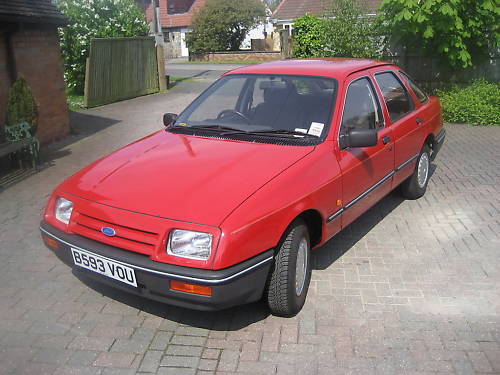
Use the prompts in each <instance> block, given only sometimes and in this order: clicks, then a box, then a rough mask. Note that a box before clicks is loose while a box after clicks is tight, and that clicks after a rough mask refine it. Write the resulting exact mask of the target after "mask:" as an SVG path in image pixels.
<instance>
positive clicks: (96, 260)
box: [71, 248, 137, 287]
mask: <svg viewBox="0 0 500 375" xmlns="http://www.w3.org/2000/svg"><path fill="white" fill-rule="evenodd" d="M71 253H72V254H73V261H74V262H75V265H77V266H79V267H82V268H86V269H88V270H90V271H94V272H97V273H100V274H101V275H104V276H107V277H109V278H111V279H115V280H118V281H121V282H122V283H125V284H128V285H132V286H135V287H137V281H136V279H135V271H134V269H133V268H130V267H127V266H124V265H123V264H121V263H117V262H113V261H111V260H108V259H106V258H103V257H101V256H99V255H97V254H94V253H91V252H88V251H83V250H77V249H73V248H71Z"/></svg>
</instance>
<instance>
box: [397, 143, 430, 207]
mask: <svg viewBox="0 0 500 375" xmlns="http://www.w3.org/2000/svg"><path fill="white" fill-rule="evenodd" d="M430 167H431V157H430V148H429V146H428V145H427V144H425V145H424V147H422V150H421V151H420V154H419V155H418V158H417V164H416V165H415V171H414V172H413V174H412V175H411V176H410V177H408V178H407V179H406V180H405V181H404V182H403V183H402V184H401V193H402V195H403V196H404V197H405V198H407V199H417V198H420V197H421V196H423V195H424V194H425V191H426V190H427V184H428V183H429V173H430Z"/></svg>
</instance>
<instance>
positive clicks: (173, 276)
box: [40, 227, 274, 284]
mask: <svg viewBox="0 0 500 375" xmlns="http://www.w3.org/2000/svg"><path fill="white" fill-rule="evenodd" d="M40 230H41V231H42V232H44V233H45V234H47V235H49V236H51V237H53V238H55V239H56V240H58V241H61V242H62V243H64V244H66V245H68V246H70V247H72V248H75V249H77V250H82V251H86V252H92V251H90V250H87V249H82V248H81V247H79V246H76V245H72V244H70V243H69V242H66V241H64V240H62V239H61V238H59V237H57V236H55V235H53V234H52V233H49V232H48V231H46V230H45V229H43V228H42V227H40ZM96 255H98V256H100V257H101V258H105V259H107V260H110V261H112V262H115V263H120V264H123V265H124V266H128V267H131V268H134V269H137V270H141V271H145V272H149V273H154V274H157V275H162V276H167V277H171V278H176V279H183V280H189V281H196V282H201V283H206V284H221V283H224V282H226V281H229V280H232V279H235V278H237V277H239V276H241V275H243V274H245V273H247V272H250V271H251V270H253V269H255V268H257V267H259V266H261V265H263V264H265V263H267V262H269V261H271V260H272V259H274V257H272V256H271V257H269V258H266V259H264V260H261V261H260V262H258V263H256V264H254V265H252V266H250V267H248V268H246V269H244V270H241V271H239V272H237V273H235V274H234V275H231V276H228V277H225V278H223V279H200V278H196V277H189V276H182V275H176V274H173V273H167V272H161V271H156V270H152V269H148V268H144V267H140V266H136V265H133V264H129V263H125V262H121V261H119V260H116V259H112V258H108V257H106V256H104V255H101V254H96Z"/></svg>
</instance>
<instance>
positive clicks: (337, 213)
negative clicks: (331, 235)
mask: <svg viewBox="0 0 500 375" xmlns="http://www.w3.org/2000/svg"><path fill="white" fill-rule="evenodd" d="M342 212H344V207H342V208H341V209H339V210H338V211H336V212H334V213H333V214H331V215H330V216H328V217H327V219H326V222H327V223H329V222H330V221H332V220H333V219H335V218H336V217H337V216H339V215H340V214H341V213H342Z"/></svg>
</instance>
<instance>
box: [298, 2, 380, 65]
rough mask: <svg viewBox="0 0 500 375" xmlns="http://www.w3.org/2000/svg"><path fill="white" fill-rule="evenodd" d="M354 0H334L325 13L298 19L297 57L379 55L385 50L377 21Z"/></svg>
mask: <svg viewBox="0 0 500 375" xmlns="http://www.w3.org/2000/svg"><path fill="white" fill-rule="evenodd" d="M367 13H368V11H367V10H366V9H365V8H363V7H362V6H360V5H357V4H356V3H354V2H353V1H351V0H338V1H332V6H331V8H330V9H329V10H326V11H325V13H324V14H323V16H322V17H317V16H314V15H311V14H306V15H305V16H303V17H299V18H297V19H296V20H295V22H294V25H293V28H294V43H295V44H294V48H293V53H294V56H295V57H356V58H377V57H380V55H381V52H382V44H381V38H380V37H379V36H378V35H379V33H378V28H377V24H376V23H375V22H374V20H373V19H370V18H369V17H367V16H366V14H367Z"/></svg>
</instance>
